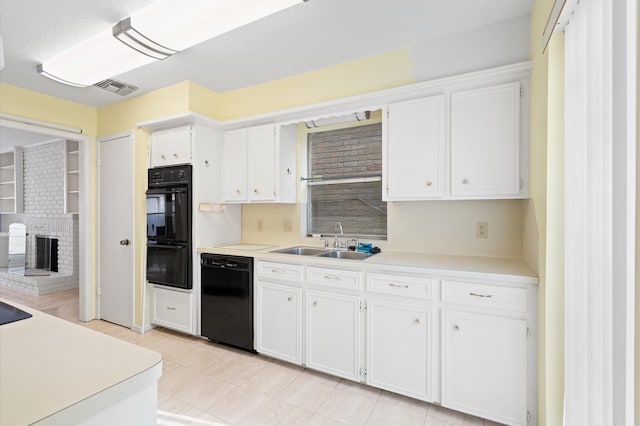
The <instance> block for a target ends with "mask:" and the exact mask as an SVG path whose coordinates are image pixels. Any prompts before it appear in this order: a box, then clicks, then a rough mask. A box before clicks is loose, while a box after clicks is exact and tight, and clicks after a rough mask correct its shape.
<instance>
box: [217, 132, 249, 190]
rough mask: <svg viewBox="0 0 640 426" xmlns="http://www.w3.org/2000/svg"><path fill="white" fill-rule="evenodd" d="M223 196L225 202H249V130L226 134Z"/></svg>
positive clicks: (223, 155) (223, 159) (223, 160)
mask: <svg viewBox="0 0 640 426" xmlns="http://www.w3.org/2000/svg"><path fill="white" fill-rule="evenodd" d="M222 165H223V166H222V167H223V179H222V181H223V194H224V199H225V201H236V202H238V201H246V200H247V129H237V130H231V131H228V132H226V133H225V134H224V142H223V153H222Z"/></svg>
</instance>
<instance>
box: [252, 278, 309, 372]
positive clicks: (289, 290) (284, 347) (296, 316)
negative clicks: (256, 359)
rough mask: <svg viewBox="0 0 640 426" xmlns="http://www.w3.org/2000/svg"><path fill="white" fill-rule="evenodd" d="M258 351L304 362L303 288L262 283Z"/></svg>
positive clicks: (275, 356) (287, 359) (259, 302)
mask: <svg viewBox="0 0 640 426" xmlns="http://www.w3.org/2000/svg"><path fill="white" fill-rule="evenodd" d="M257 301H258V304H257V306H258V324H257V325H258V333H257V348H258V352H260V353H264V354H266V355H270V356H272V357H274V358H278V359H281V360H284V361H288V362H292V363H294V364H297V365H300V364H301V363H302V289H301V288H296V287H289V286H284V285H280V284H273V283H268V282H262V281H258V298H257Z"/></svg>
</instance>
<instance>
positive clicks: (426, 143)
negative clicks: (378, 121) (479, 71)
mask: <svg viewBox="0 0 640 426" xmlns="http://www.w3.org/2000/svg"><path fill="white" fill-rule="evenodd" d="M444 112H445V98H444V96H433V97H429V98H423V99H416V100H411V101H407V102H398V103H394V104H390V105H389V109H388V114H389V115H388V117H389V118H388V120H389V121H388V126H389V127H388V129H389V132H388V140H387V144H388V146H387V150H386V153H387V161H388V167H389V170H390V171H391V173H390V174H389V175H388V176H387V183H386V186H387V191H386V199H387V200H418V199H428V198H440V197H442V196H443V195H444V166H445V164H444V161H445V155H444V150H445V114H444Z"/></svg>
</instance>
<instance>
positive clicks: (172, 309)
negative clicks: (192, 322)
mask: <svg viewBox="0 0 640 426" xmlns="http://www.w3.org/2000/svg"><path fill="white" fill-rule="evenodd" d="M167 309H168V310H170V311H175V310H176V308H175V307H174V306H167Z"/></svg>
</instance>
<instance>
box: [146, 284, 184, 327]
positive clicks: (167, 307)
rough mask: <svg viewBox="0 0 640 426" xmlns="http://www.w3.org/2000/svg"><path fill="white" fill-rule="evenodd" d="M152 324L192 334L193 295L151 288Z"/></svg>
mask: <svg viewBox="0 0 640 426" xmlns="http://www.w3.org/2000/svg"><path fill="white" fill-rule="evenodd" d="M153 295H154V296H153V318H152V321H151V322H152V323H153V324H157V325H161V326H164V327H167V328H172V329H174V330H179V331H184V332H186V333H190V334H193V294H192V293H184V292H181V291H173V290H167V289H164V288H158V287H154V288H153Z"/></svg>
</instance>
